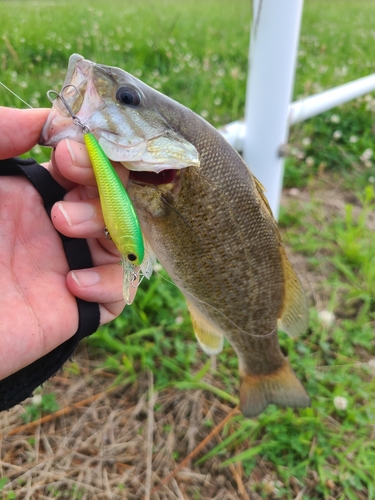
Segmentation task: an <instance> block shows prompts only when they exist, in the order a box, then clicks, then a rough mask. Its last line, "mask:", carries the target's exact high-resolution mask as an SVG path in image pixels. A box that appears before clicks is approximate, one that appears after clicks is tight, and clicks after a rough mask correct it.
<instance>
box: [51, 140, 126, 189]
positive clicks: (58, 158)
mask: <svg viewBox="0 0 375 500" xmlns="http://www.w3.org/2000/svg"><path fill="white" fill-rule="evenodd" d="M112 165H113V166H114V167H115V170H116V172H117V174H118V176H119V177H120V179H121V182H122V183H123V184H124V186H126V184H127V181H128V178H129V170H128V169H126V168H125V167H124V166H123V165H122V164H121V163H118V162H112ZM49 170H50V172H51V175H52V176H53V177H54V178H55V180H56V181H57V182H60V183H61V184H63V185H64V187H69V181H71V183H74V184H82V185H85V186H96V180H95V175H94V171H93V169H92V166H91V162H90V158H89V155H88V152H87V149H86V146H85V145H84V144H81V143H79V142H76V141H72V140H70V139H65V140H63V141H61V142H59V144H58V145H57V147H56V150H55V151H54V153H53V155H52V161H51V164H50V166H49ZM67 180H68V182H67ZM71 185H72V184H71Z"/></svg>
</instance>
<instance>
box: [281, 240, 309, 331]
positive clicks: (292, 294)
mask: <svg viewBox="0 0 375 500" xmlns="http://www.w3.org/2000/svg"><path fill="white" fill-rule="evenodd" d="M280 253H281V258H282V263H283V272H284V305H283V309H282V312H281V315H280V318H279V322H278V327H279V328H280V330H282V331H283V332H286V333H287V334H288V335H290V336H291V337H296V336H297V335H300V334H301V333H303V332H304V331H306V329H307V327H308V321H309V316H308V307H307V301H306V296H305V292H304V291H303V288H302V285H301V282H300V280H299V278H298V276H297V275H296V273H295V271H294V269H293V267H292V264H291V263H290V262H289V260H288V258H287V256H286V254H285V250H284V248H283V247H282V246H281V247H280Z"/></svg>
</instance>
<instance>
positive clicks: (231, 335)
mask: <svg viewBox="0 0 375 500" xmlns="http://www.w3.org/2000/svg"><path fill="white" fill-rule="evenodd" d="M68 85H71V86H74V89H73V87H71V88H69V87H66V86H68ZM64 87H66V92H65V93H64V97H65V99H66V100H67V102H68V103H69V106H70V107H71V108H72V110H73V112H74V114H75V115H76V116H77V117H79V119H80V121H81V122H82V123H83V124H84V125H86V126H87V127H88V128H89V129H90V131H91V132H92V133H93V134H94V136H95V137H96V138H97V140H98V142H99V144H100V145H101V147H102V148H103V150H104V152H105V154H106V155H107V156H108V157H109V158H110V159H111V160H113V161H120V162H121V163H123V165H124V166H125V167H126V168H128V169H129V170H130V177H129V184H128V188H127V191H128V194H129V197H130V198H131V200H132V202H133V204H134V207H135V210H136V212H137V215H138V218H139V221H140V224H141V228H142V232H143V235H144V238H145V242H146V246H147V247H148V248H149V249H152V251H153V252H154V254H155V255H156V257H157V258H158V259H159V261H160V263H161V264H162V265H163V266H164V268H165V269H166V270H167V272H168V273H169V275H170V276H171V278H172V279H173V281H174V283H175V284H176V286H178V288H179V289H180V290H181V291H182V293H183V294H184V296H185V298H186V300H187V304H188V308H189V311H190V314H191V317H192V323H193V327H194V331H195V335H196V337H197V340H198V342H199V344H200V346H201V347H202V349H203V350H204V351H205V352H206V353H208V354H216V353H218V352H220V351H221V349H222V347H223V339H224V336H225V337H226V338H227V339H228V340H229V342H230V343H231V345H232V346H233V348H234V350H235V352H236V353H237V356H238V359H239V375H240V381H241V382H240V405H241V409H242V411H243V413H244V415H245V416H248V417H254V416H256V415H258V414H259V413H261V412H262V411H263V410H264V409H265V408H266V407H267V405H268V404H271V403H275V404H278V405H280V406H290V407H306V406H308V405H309V403H310V400H309V397H308V396H307V394H306V392H305V389H304V388H303V386H302V384H301V383H300V382H299V380H298V379H297V377H296V376H295V374H294V372H293V370H292V368H291V367H290V364H289V362H288V360H287V359H286V358H285V357H284V356H283V354H282V352H281V349H280V346H279V342H278V337H277V328H278V326H279V328H280V329H281V330H283V331H285V332H287V333H288V334H289V335H292V336H295V335H298V334H299V333H302V332H303V331H304V330H305V329H306V328H307V321H308V320H307V317H308V315H307V305H306V300H305V295H304V293H303V290H302V287H301V284H300V282H299V280H298V277H297V276H296V274H295V272H294V270H293V268H292V266H291V264H290V262H289V260H288V259H287V257H286V254H285V250H284V248H283V246H282V242H281V238H280V235H279V232H278V228H277V224H276V222H275V220H274V218H273V216H272V213H271V210H270V208H269V205H268V203H267V200H266V198H265V196H264V193H263V188H262V186H261V185H260V184H259V182H258V181H257V180H256V179H255V177H254V176H253V175H252V174H251V172H250V171H249V169H248V167H247V166H246V165H245V163H244V162H243V160H242V159H241V157H240V156H239V155H238V154H237V152H236V151H234V149H233V148H232V147H231V146H230V145H229V144H228V143H227V142H226V141H225V139H224V138H223V137H222V136H221V135H220V134H219V132H217V131H216V130H215V129H214V128H213V127H212V126H211V125H209V124H208V123H207V122H206V121H205V120H203V119H202V118H201V117H199V116H198V115H196V114H195V113H193V112H192V111H191V110H189V109H188V108H186V107H184V106H183V105H181V104H179V103H177V102H176V101H173V100H172V99H170V98H168V97H166V96H165V95H163V94H161V93H160V92H158V91H156V90H154V89H152V88H150V87H148V86H147V85H146V84H144V83H143V82H141V81H140V80H138V79H136V78H135V77H133V76H132V75H130V74H128V73H126V72H125V71H123V70H121V69H119V68H114V67H109V66H104V65H100V64H96V63H93V62H91V61H88V60H86V59H84V58H83V57H82V56H80V55H78V54H74V55H72V56H71V58H70V61H69V67H68V72H67V76H66V79H65V82H64ZM77 90H78V91H79V92H77ZM64 138H71V139H73V140H78V141H80V142H84V141H83V134H82V131H81V130H80V129H79V128H78V127H76V126H75V125H74V124H73V123H72V120H71V117H70V115H69V114H68V113H67V111H66V109H65V108H64V106H63V105H62V104H61V103H60V102H59V101H58V100H56V101H55V102H54V105H53V108H52V111H51V113H50V115H49V118H48V120H47V122H46V124H45V126H44V129H43V132H42V135H41V140H40V143H41V144H43V145H46V146H51V147H56V145H57V143H58V142H59V141H60V140H62V139H64Z"/></svg>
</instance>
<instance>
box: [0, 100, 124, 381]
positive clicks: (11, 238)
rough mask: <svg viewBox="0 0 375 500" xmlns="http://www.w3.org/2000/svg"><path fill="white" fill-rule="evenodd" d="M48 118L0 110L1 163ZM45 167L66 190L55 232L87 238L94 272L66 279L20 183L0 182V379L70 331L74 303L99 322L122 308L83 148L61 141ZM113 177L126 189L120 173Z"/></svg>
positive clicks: (44, 222)
mask: <svg viewBox="0 0 375 500" xmlns="http://www.w3.org/2000/svg"><path fill="white" fill-rule="evenodd" d="M48 112H49V110H48V109H33V110H16V109H9V108H0V131H1V134H0V158H9V157H11V156H15V155H19V154H22V153H24V152H25V151H28V150H29V149H30V148H31V147H32V146H34V145H35V144H36V143H37V141H38V138H39V135H40V132H41V128H42V126H43V124H44V122H45V120H46V118H47V115H48ZM45 166H46V168H48V169H49V171H50V173H51V175H52V176H53V177H54V179H55V180H56V181H57V182H59V184H61V185H62V186H63V187H64V188H65V189H68V193H67V195H66V196H65V199H64V201H62V202H58V203H57V204H55V206H54V207H53V209H52V213H51V216H52V220H53V222H54V224H55V227H56V228H57V229H58V230H59V231H60V232H61V233H63V234H65V235H67V236H72V237H80V238H88V244H89V247H90V251H91V255H92V259H93V263H94V266H95V267H94V268H92V269H89V270H76V271H72V272H69V267H68V264H67V261H66V257H65V254H64V251H63V248H62V244H61V240H60V237H59V236H58V234H57V232H56V230H55V228H54V227H53V225H52V223H51V220H50V219H49V217H48V215H47V213H46V212H45V209H44V207H43V203H42V200H41V198H40V196H39V194H38V193H37V191H36V190H35V189H34V187H33V186H32V185H31V184H30V183H29V182H28V181H27V180H26V179H24V178H20V177H0V276H1V282H0V283H1V284H0V286H1V293H0V311H1V313H2V315H1V320H0V338H1V349H0V379H2V378H4V377H6V376H8V375H10V374H12V373H14V372H15V371H17V370H19V369H20V368H22V367H24V366H26V365H28V364H30V363H31V362H32V361H34V360H36V359H38V358H40V357H42V356H44V355H45V354H46V353H48V352H50V351H51V350H52V349H54V348H55V347H57V346H58V345H60V344H61V343H63V342H64V341H65V340H67V339H68V338H70V337H71V336H72V335H73V334H74V333H75V332H76V330H77V327H78V311H77V304H76V300H75V296H76V297H80V298H82V299H83V300H87V301H92V302H98V303H99V306H100V313H101V323H106V322H108V321H110V320H112V319H113V318H115V317H116V316H117V315H118V314H119V313H120V312H121V311H122V309H123V307H124V301H123V297H122V270H121V266H120V265H119V255H118V252H117V250H116V249H115V247H114V245H113V243H112V242H111V241H109V240H107V239H106V238H105V236H104V230H103V229H104V222H103V218H102V214H101V209H100V204H99V199H98V195H97V190H96V187H95V179H94V177H93V173H92V169H91V166H90V161H89V158H88V155H87V153H86V149H85V147H84V146H83V145H82V144H78V143H74V142H72V141H62V142H61V143H60V144H59V145H58V147H57V148H56V151H54V153H53V154H52V159H51V161H50V162H49V163H48V164H46V165H45ZM119 173H120V175H121V176H122V181H123V182H124V183H126V180H127V179H126V176H127V171H126V169H124V168H122V169H121V171H120V172H119ZM80 184H82V185H80Z"/></svg>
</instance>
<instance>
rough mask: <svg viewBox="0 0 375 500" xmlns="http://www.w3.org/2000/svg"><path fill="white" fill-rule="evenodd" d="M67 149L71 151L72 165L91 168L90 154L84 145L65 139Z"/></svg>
mask: <svg viewBox="0 0 375 500" xmlns="http://www.w3.org/2000/svg"><path fill="white" fill-rule="evenodd" d="M65 144H66V148H67V150H68V151H69V154H70V158H71V160H72V165H76V166H79V167H90V165H91V164H90V160H89V157H88V153H87V150H86V148H85V147H84V145H83V144H79V143H77V142H74V141H70V140H69V139H65Z"/></svg>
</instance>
